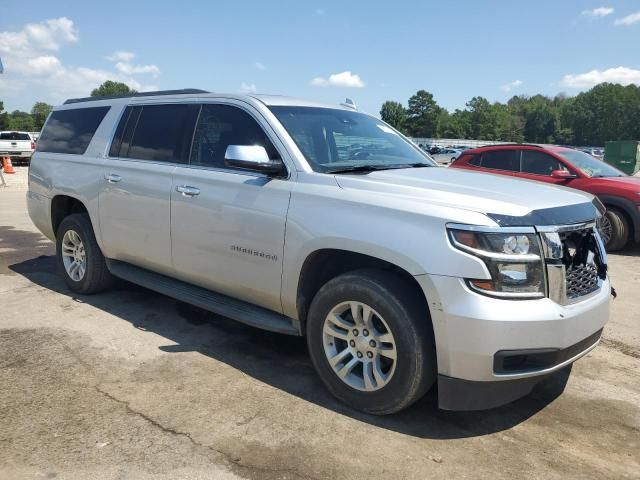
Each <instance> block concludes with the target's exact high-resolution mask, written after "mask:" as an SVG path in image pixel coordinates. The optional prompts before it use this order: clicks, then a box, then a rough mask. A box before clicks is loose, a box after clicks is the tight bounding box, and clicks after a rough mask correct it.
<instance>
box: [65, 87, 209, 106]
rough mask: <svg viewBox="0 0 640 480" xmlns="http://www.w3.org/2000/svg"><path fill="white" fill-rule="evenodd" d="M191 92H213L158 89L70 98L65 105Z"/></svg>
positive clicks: (197, 89)
mask: <svg viewBox="0 0 640 480" xmlns="http://www.w3.org/2000/svg"><path fill="white" fill-rule="evenodd" d="M189 93H211V92H208V91H207V90H200V89H199V88H183V89H181V90H156V91H153V92H136V93H123V94H120V95H104V96H100V97H83V98H70V99H68V100H66V101H65V102H64V105H68V104H70V103H81V102H93V101H95V100H111V99H112V98H133V97H155V96H160V95H186V94H189Z"/></svg>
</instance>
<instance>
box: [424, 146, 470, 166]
mask: <svg viewBox="0 0 640 480" xmlns="http://www.w3.org/2000/svg"><path fill="white" fill-rule="evenodd" d="M461 153H462V150H458V149H456V148H441V149H439V151H438V153H434V154H430V156H431V158H433V159H434V160H435V161H436V162H438V163H439V164H441V165H449V164H450V163H451V162H453V161H454V160H455V159H456V158H458V157H459V156H460V154H461Z"/></svg>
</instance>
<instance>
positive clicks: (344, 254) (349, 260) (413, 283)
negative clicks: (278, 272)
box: [296, 248, 431, 334]
mask: <svg viewBox="0 0 640 480" xmlns="http://www.w3.org/2000/svg"><path fill="white" fill-rule="evenodd" d="M362 269H371V270H381V271H387V272H389V273H390V274H394V275H397V276H399V277H401V278H402V279H403V280H405V281H406V282H407V285H408V286H409V288H411V289H412V290H414V293H415V295H416V296H417V298H419V300H420V302H421V303H422V305H423V306H424V308H426V310H427V313H428V314H429V317H431V315H430V311H429V304H428V301H427V298H426V296H425V294H424V291H423V290H422V287H421V286H420V284H419V283H418V281H417V280H416V279H415V277H414V275H413V274H412V273H410V272H409V271H408V270H407V269H405V268H403V267H401V266H398V265H397V264H396V263H393V262H390V261H388V260H385V259H382V258H379V257H375V256H372V255H368V254H365V253H360V252H356V251H351V250H343V249H338V248H322V249H318V250H314V251H313V252H311V253H309V254H308V255H307V257H306V258H305V260H304V262H303V263H302V267H301V269H300V274H299V276H298V283H297V291H296V311H297V314H298V319H299V321H300V325H301V330H302V333H303V334H304V333H305V329H306V318H307V314H308V311H309V306H310V305H311V301H312V300H313V298H314V296H315V295H316V293H317V292H318V290H320V288H321V287H322V286H323V285H324V284H326V283H327V282H328V281H329V280H331V279H332V278H335V277H337V276H339V275H342V274H344V273H347V272H351V271H355V270H362Z"/></svg>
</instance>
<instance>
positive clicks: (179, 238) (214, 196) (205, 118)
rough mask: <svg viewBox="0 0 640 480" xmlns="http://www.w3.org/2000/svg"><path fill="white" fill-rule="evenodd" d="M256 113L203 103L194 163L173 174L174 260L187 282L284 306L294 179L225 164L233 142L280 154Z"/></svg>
mask: <svg viewBox="0 0 640 480" xmlns="http://www.w3.org/2000/svg"><path fill="white" fill-rule="evenodd" d="M256 118H258V116H257V114H256V116H255V117H254V116H252V115H251V114H249V113H248V112H247V111H246V110H243V109H241V108H240V107H238V106H233V105H222V104H205V105H203V106H202V110H201V112H200V116H199V119H198V124H197V126H196V131H195V134H194V137H193V144H192V147H191V155H190V162H189V165H185V166H179V167H177V168H176V171H175V173H174V178H173V188H172V190H171V237H172V253H173V263H174V267H175V270H176V275H177V276H178V277H179V278H181V279H183V280H185V281H188V282H190V283H193V284H196V285H199V286H202V287H205V288H208V289H210V290H214V291H216V292H220V293H223V294H226V295H230V296H233V297H236V298H239V299H241V300H246V301H250V302H252V303H255V304H257V305H260V306H263V307H265V308H269V309H271V310H275V311H281V310H282V306H281V302H280V287H281V278H282V255H283V250H284V234H285V222H286V217H287V209H288V207H289V199H290V196H291V185H292V183H291V182H289V181H287V180H286V179H277V178H269V177H267V176H265V175H263V174H260V173H252V172H248V171H243V170H238V169H233V168H230V167H227V166H226V165H225V163H224V155H225V151H226V149H227V146H229V145H262V146H264V147H265V148H266V149H267V152H268V153H269V157H270V158H271V159H273V160H275V159H276V158H279V157H280V154H279V153H278V151H277V150H276V148H275V147H274V146H273V143H272V142H271V140H270V139H269V137H268V135H266V134H265V131H264V130H263V128H262V127H261V126H260V125H259V124H258V122H257V120H256Z"/></svg>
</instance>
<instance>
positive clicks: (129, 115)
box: [109, 104, 200, 163]
mask: <svg viewBox="0 0 640 480" xmlns="http://www.w3.org/2000/svg"><path fill="white" fill-rule="evenodd" d="M199 110H200V105H196V104H175V105H144V106H141V107H133V108H132V107H128V108H127V110H126V111H125V113H124V115H123V116H122V119H121V120H120V124H119V125H118V128H117V130H116V135H115V138H114V141H113V143H112V145H111V149H110V151H109V154H110V155H111V156H114V157H127V158H136V159H140V160H155V161H160V162H178V163H186V161H187V156H188V154H189V147H190V145H191V137H192V136H193V128H194V125H195V121H196V118H197V116H198V112H199Z"/></svg>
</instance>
